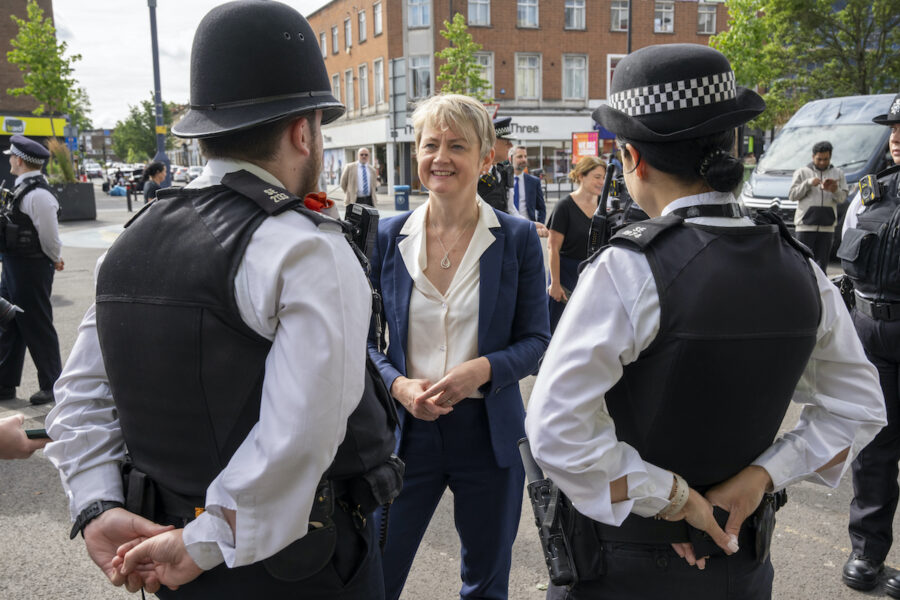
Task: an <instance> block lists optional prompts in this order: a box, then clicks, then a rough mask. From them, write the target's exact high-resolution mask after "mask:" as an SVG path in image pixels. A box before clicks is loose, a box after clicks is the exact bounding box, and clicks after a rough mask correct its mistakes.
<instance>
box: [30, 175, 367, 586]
mask: <svg viewBox="0 0 900 600" xmlns="http://www.w3.org/2000/svg"><path fill="white" fill-rule="evenodd" d="M239 169H246V170H248V171H250V172H251V173H254V174H255V175H257V176H259V177H261V178H262V179H264V180H265V181H267V182H269V183H271V184H273V185H281V184H280V183H279V182H278V180H277V179H275V178H274V177H273V176H272V175H271V174H269V173H267V172H266V171H264V170H262V169H260V168H259V167H256V166H254V165H252V164H250V163H246V162H241V161H226V160H210V161H209V164H207V166H206V168H205V169H204V171H203V174H202V175H201V176H200V177H199V178H198V179H196V180H195V181H193V182H192V183H191V185H190V186H189V187H193V188H203V187H208V186H210V185H214V184H217V183H218V182H219V181H220V180H221V178H222V177H223V176H224V175H225V174H227V173H229V172H233V171H237V170H239ZM151 210H152V209H151ZM200 259H201V258H200V257H198V260H200ZM101 260H102V259H101ZM234 290H235V296H236V298H237V304H238V308H239V310H240V314H241V318H242V319H243V320H244V322H245V323H247V325H248V326H249V327H250V328H252V329H253V330H254V331H256V332H257V333H259V334H260V335H262V336H263V337H265V338H267V339H269V340H272V348H271V349H270V351H269V354H268V356H267V358H266V372H265V379H264V381H263V389H262V400H261V404H260V416H259V421H258V422H257V423H256V425H255V426H254V427H253V429H252V430H251V431H250V433H249V434H248V436H247V438H246V439H245V440H244V442H243V443H242V444H241V446H240V447H239V448H238V449H237V451H236V452H235V454H234V455H233V456H232V458H231V460H230V461H229V463H228V464H227V465H226V466H225V468H224V469H223V470H222V471H221V472H220V473H219V475H218V477H216V479H215V480H213V482H212V483H211V484H210V486H209V488H208V489H207V493H206V512H204V513H203V514H201V515H200V517H199V518H197V519H196V520H194V521H192V522H191V523H189V524H188V525H187V527H185V530H184V542H185V544H186V546H187V549H188V552H189V553H190V555H191V557H192V558H193V559H194V560H195V561H196V562H197V564H198V565H199V566H200V567H202V568H204V569H211V568H213V567H215V566H216V565H218V564H219V563H221V562H222V561H223V560H224V561H225V563H226V564H227V565H228V566H229V567H236V566H241V565H247V564H250V563H253V562H257V561H259V560H262V559H264V558H267V557H269V556H271V555H273V554H275V553H276V552H277V551H278V550H280V549H281V548H283V547H285V546H287V545H288V544H289V543H291V542H292V541H294V540H296V539H298V538H300V537H302V536H303V535H305V534H306V531H307V526H308V517H309V512H310V509H311V507H312V501H313V497H314V494H315V490H316V486H317V484H318V482H319V479H320V478H321V476H322V474H323V473H324V471H325V469H326V468H328V466H329V465H330V464H331V462H332V460H333V459H334V456H335V454H336V452H337V447H338V445H339V444H340V442H341V441H342V440H343V438H344V433H345V430H346V425H347V418H348V417H349V415H350V413H351V412H352V411H353V409H354V408H356V405H357V404H358V403H359V400H360V398H361V396H362V393H363V377H364V371H365V358H366V335H367V333H368V330H369V316H370V310H371V292H370V288H369V285H368V282H367V281H366V278H365V275H364V274H363V271H362V269H361V268H360V265H359V262H358V261H357V259H356V257H355V256H354V254H353V251H352V250H351V249H350V247H349V245H348V244H347V242H346V240H345V238H344V236H343V234H342V233H341V232H340V231H339V230H337V229H336V228H334V227H332V226H329V225H323V226H321V227H320V228H317V227H316V226H315V225H314V224H313V223H312V222H311V221H310V220H309V219H307V218H305V217H303V216H301V215H299V214H297V213H294V212H292V211H287V212H285V213H282V214H280V215H278V216H275V217H270V218H267V219H266V220H265V221H263V223H262V225H260V227H259V228H258V229H257V230H256V232H254V234H253V235H252V237H251V239H250V243H249V244H248V246H247V249H246V252H245V254H244V257H243V260H242V261H241V263H240V266H239V268H238V272H237V275H236V276H235V280H234ZM54 392H55V394H56V399H57V405H56V407H55V408H54V409H53V410H52V411H51V412H50V414H49V415H48V416H47V424H48V431H49V433H50V436H51V437H52V438H53V439H54V440H57V441H55V442H53V443H51V444H49V445H48V446H47V447H46V449H45V454H46V455H47V456H48V457H49V458H50V460H51V461H53V463H54V464H55V465H56V466H57V468H59V469H60V472H61V476H62V481H63V487H64V489H65V491H66V494H67V495H68V498H69V510H70V512H71V514H72V516H73V517H74V516H76V515H77V514H78V513H79V512H80V511H81V510H82V509H83V508H84V507H85V506H86V505H87V504H89V503H90V502H92V501H94V500H118V501H121V500H122V498H123V496H122V481H121V477H120V475H119V463H120V461H122V460H123V458H124V446H123V440H122V433H121V430H120V429H119V423H118V419H117V416H116V408H115V405H114V404H113V399H112V396H111V393H110V389H109V383H108V378H107V375H106V371H105V368H104V365H103V360H102V356H101V353H100V345H99V342H98V338H97V329H96V319H95V312H94V307H93V306H92V307H91V308H90V309H89V310H88V312H87V315H86V316H85V318H84V320H83V321H82V324H81V327H80V328H79V333H78V338H77V340H76V341H75V346H74V347H73V349H72V353H71V355H70V356H69V360H68V361H67V363H66V366H65V369H63V373H62V375H61V376H60V378H59V381H57V383H56V386H55V388H54ZM149 433H150V434H151V435H152V432H149ZM223 508H227V509H232V510H236V511H237V525H236V531H235V533H234V535H232V531H231V528H230V527H229V526H228V524H227V523H226V521H225V520H224V518H223V517H222V509H223Z"/></svg>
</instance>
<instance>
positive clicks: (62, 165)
mask: <svg viewBox="0 0 900 600" xmlns="http://www.w3.org/2000/svg"><path fill="white" fill-rule="evenodd" d="M47 148H48V149H49V150H50V154H52V155H53V161H52V162H51V163H49V164H48V165H47V173H48V175H49V177H48V179H49V180H50V182H51V183H75V181H76V179H75V169H74V168H73V167H72V157H71V156H70V155H69V149H68V148H67V147H66V145H65V144H63V143H62V142H60V141H59V140H58V139H56V138H53V139H51V140H50V141H49V143H48V144H47Z"/></svg>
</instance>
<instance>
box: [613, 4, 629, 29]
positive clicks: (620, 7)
mask: <svg viewBox="0 0 900 600" xmlns="http://www.w3.org/2000/svg"><path fill="white" fill-rule="evenodd" d="M622 23H625V26H624V27H623V26H622ZM609 30H610V31H628V0H612V3H611V4H610V5H609Z"/></svg>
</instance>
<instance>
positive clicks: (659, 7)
mask: <svg viewBox="0 0 900 600" xmlns="http://www.w3.org/2000/svg"><path fill="white" fill-rule="evenodd" d="M653 32H654V33H674V32H675V2H673V1H672V0H668V1H666V2H657V3H656V9H655V10H654V12H653Z"/></svg>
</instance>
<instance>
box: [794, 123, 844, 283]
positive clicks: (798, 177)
mask: <svg viewBox="0 0 900 600" xmlns="http://www.w3.org/2000/svg"><path fill="white" fill-rule="evenodd" d="M832 150H833V147H832V145H831V142H827V141H825V142H817V143H816V144H814V145H813V147H812V161H811V162H810V163H809V164H808V165H805V166H803V167H800V168H799V169H797V170H796V171H794V177H793V179H792V180H791V189H790V191H789V192H788V198H790V199H791V200H793V201H794V202H796V203H797V210H796V211H795V212H794V230H795V231H796V232H797V239H798V240H799V241H800V243H802V244H805V245H806V247H807V248H809V249H810V250H812V253H813V256H814V257H815V259H816V264H817V265H819V268H821V269H822V271H827V270H828V260H829V259H830V258H831V243H832V241H833V240H834V228H835V227H836V226H837V205H838V204H843V203H844V201H845V200H847V191H848V190H849V187H848V186H847V179H846V178H845V177H844V172H843V171H842V170H841V169H840V168H838V167H835V166H834V165H832V164H831V152H832Z"/></svg>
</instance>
